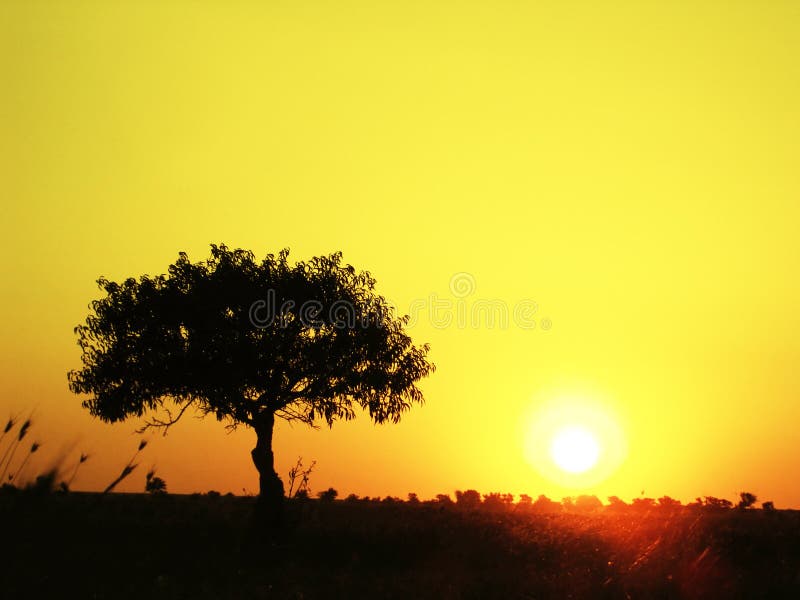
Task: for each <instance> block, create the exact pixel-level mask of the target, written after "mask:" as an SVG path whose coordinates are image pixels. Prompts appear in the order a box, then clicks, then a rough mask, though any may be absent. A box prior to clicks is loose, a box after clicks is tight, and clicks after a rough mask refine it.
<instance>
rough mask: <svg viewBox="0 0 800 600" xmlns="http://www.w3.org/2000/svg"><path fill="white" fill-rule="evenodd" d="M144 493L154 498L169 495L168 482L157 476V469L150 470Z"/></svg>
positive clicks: (146, 478)
mask: <svg viewBox="0 0 800 600" xmlns="http://www.w3.org/2000/svg"><path fill="white" fill-rule="evenodd" d="M144 491H145V492H147V493H148V494H153V495H154V496H158V495H164V494H166V493H167V482H166V481H164V480H163V479H161V477H157V476H156V471H155V469H150V471H148V472H147V475H145V484H144Z"/></svg>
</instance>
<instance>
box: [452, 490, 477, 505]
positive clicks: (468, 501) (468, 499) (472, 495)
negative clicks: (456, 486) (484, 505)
mask: <svg viewBox="0 0 800 600" xmlns="http://www.w3.org/2000/svg"><path fill="white" fill-rule="evenodd" d="M456 504H458V505H459V506H460V507H462V508H478V507H479V506H480V505H481V495H480V493H479V492H478V490H465V491H463V492H462V491H461V490H456Z"/></svg>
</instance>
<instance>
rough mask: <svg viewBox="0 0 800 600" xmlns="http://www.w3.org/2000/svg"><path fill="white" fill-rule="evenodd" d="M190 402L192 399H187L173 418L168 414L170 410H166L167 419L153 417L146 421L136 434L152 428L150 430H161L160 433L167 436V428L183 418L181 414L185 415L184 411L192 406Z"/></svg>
mask: <svg viewBox="0 0 800 600" xmlns="http://www.w3.org/2000/svg"><path fill="white" fill-rule="evenodd" d="M192 401H193V399H189V400H188V401H187V402H186V404H184V405H183V406H182V407H181V409H180V411H178V414H177V415H176V416H175V417H173V416H172V413H171V412H170V410H169V409H168V408H167V409H165V410H166V412H167V418H166V419H160V418H158V417H153V418H152V419H150V420H148V421H146V422H145V424H144V425H143V426H142V427H140V428H139V429H137V430H136V433H139V434H141V433H144V432H145V431H147V430H148V429H151V428H152V429H162V430H163V431H162V435H167V431H168V430H169V428H170V427H172V426H173V425H175V423H177V422H178V421H180V419H181V417H182V416H183V413H185V412H186V409H188V408H189V407H190V406H191V405H192Z"/></svg>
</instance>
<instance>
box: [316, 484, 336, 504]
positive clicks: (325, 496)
mask: <svg viewBox="0 0 800 600" xmlns="http://www.w3.org/2000/svg"><path fill="white" fill-rule="evenodd" d="M338 495H339V492H337V491H336V490H335V489H333V488H332V487H330V488H328V489H327V490H325V491H324V492H319V493H318V494H317V498H319V499H320V500H322V501H323V502H332V501H334V500H336V496H338Z"/></svg>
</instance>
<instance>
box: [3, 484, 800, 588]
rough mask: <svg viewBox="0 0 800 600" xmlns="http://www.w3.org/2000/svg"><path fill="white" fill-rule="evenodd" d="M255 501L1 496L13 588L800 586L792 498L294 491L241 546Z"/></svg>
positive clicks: (797, 517)
mask: <svg viewBox="0 0 800 600" xmlns="http://www.w3.org/2000/svg"><path fill="white" fill-rule="evenodd" d="M252 505H253V499H252V498H238V497H225V496H223V497H210V496H175V495H170V496H161V497H159V496H153V497H151V496H145V495H123V494H112V495H107V496H101V495H95V494H75V493H72V494H67V495H59V494H53V495H47V496H32V495H30V494H22V493H14V494H3V495H2V496H0V510H1V511H2V523H3V542H2V543H3V546H4V547H5V553H4V554H5V555H6V556H5V558H3V559H2V565H3V566H2V569H3V573H2V588H1V589H2V594H0V595H1V596H2V597H5V598H22V597H41V598H46V597H82V598H140V599H150V598H192V599H194V598H214V599H217V598H420V597H424V598H783V597H785V598H800V513H798V512H797V511H772V512H766V511H762V510H737V509H732V510H721V509H717V510H715V509H707V508H706V509H703V508H681V509H677V510H669V509H658V508H656V509H651V510H647V511H640V512H636V511H634V510H633V509H631V510H626V511H623V512H621V513H617V514H610V513H609V512H608V510H606V511H604V512H600V513H593V514H534V513H532V512H530V511H524V510H521V509H516V508H515V507H514V506H511V507H507V508H502V509H499V510H494V511H492V510H488V509H479V510H472V511H466V510H462V509H460V508H459V507H458V506H455V505H440V504H435V503H423V504H419V505H416V506H415V505H410V504H405V503H377V502H374V503H373V502H346V501H335V502H323V501H318V500H305V501H292V502H290V503H289V506H288V509H287V511H288V520H289V523H290V526H289V528H290V532H289V534H288V535H287V538H286V541H285V542H283V543H281V544H280V545H278V546H276V547H272V548H268V549H266V550H263V551H262V553H261V554H260V555H259V556H252V555H248V554H247V553H244V552H242V551H241V550H240V548H241V547H242V540H243V538H244V534H245V531H246V529H247V524H248V521H249V516H250V511H251V508H252Z"/></svg>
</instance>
